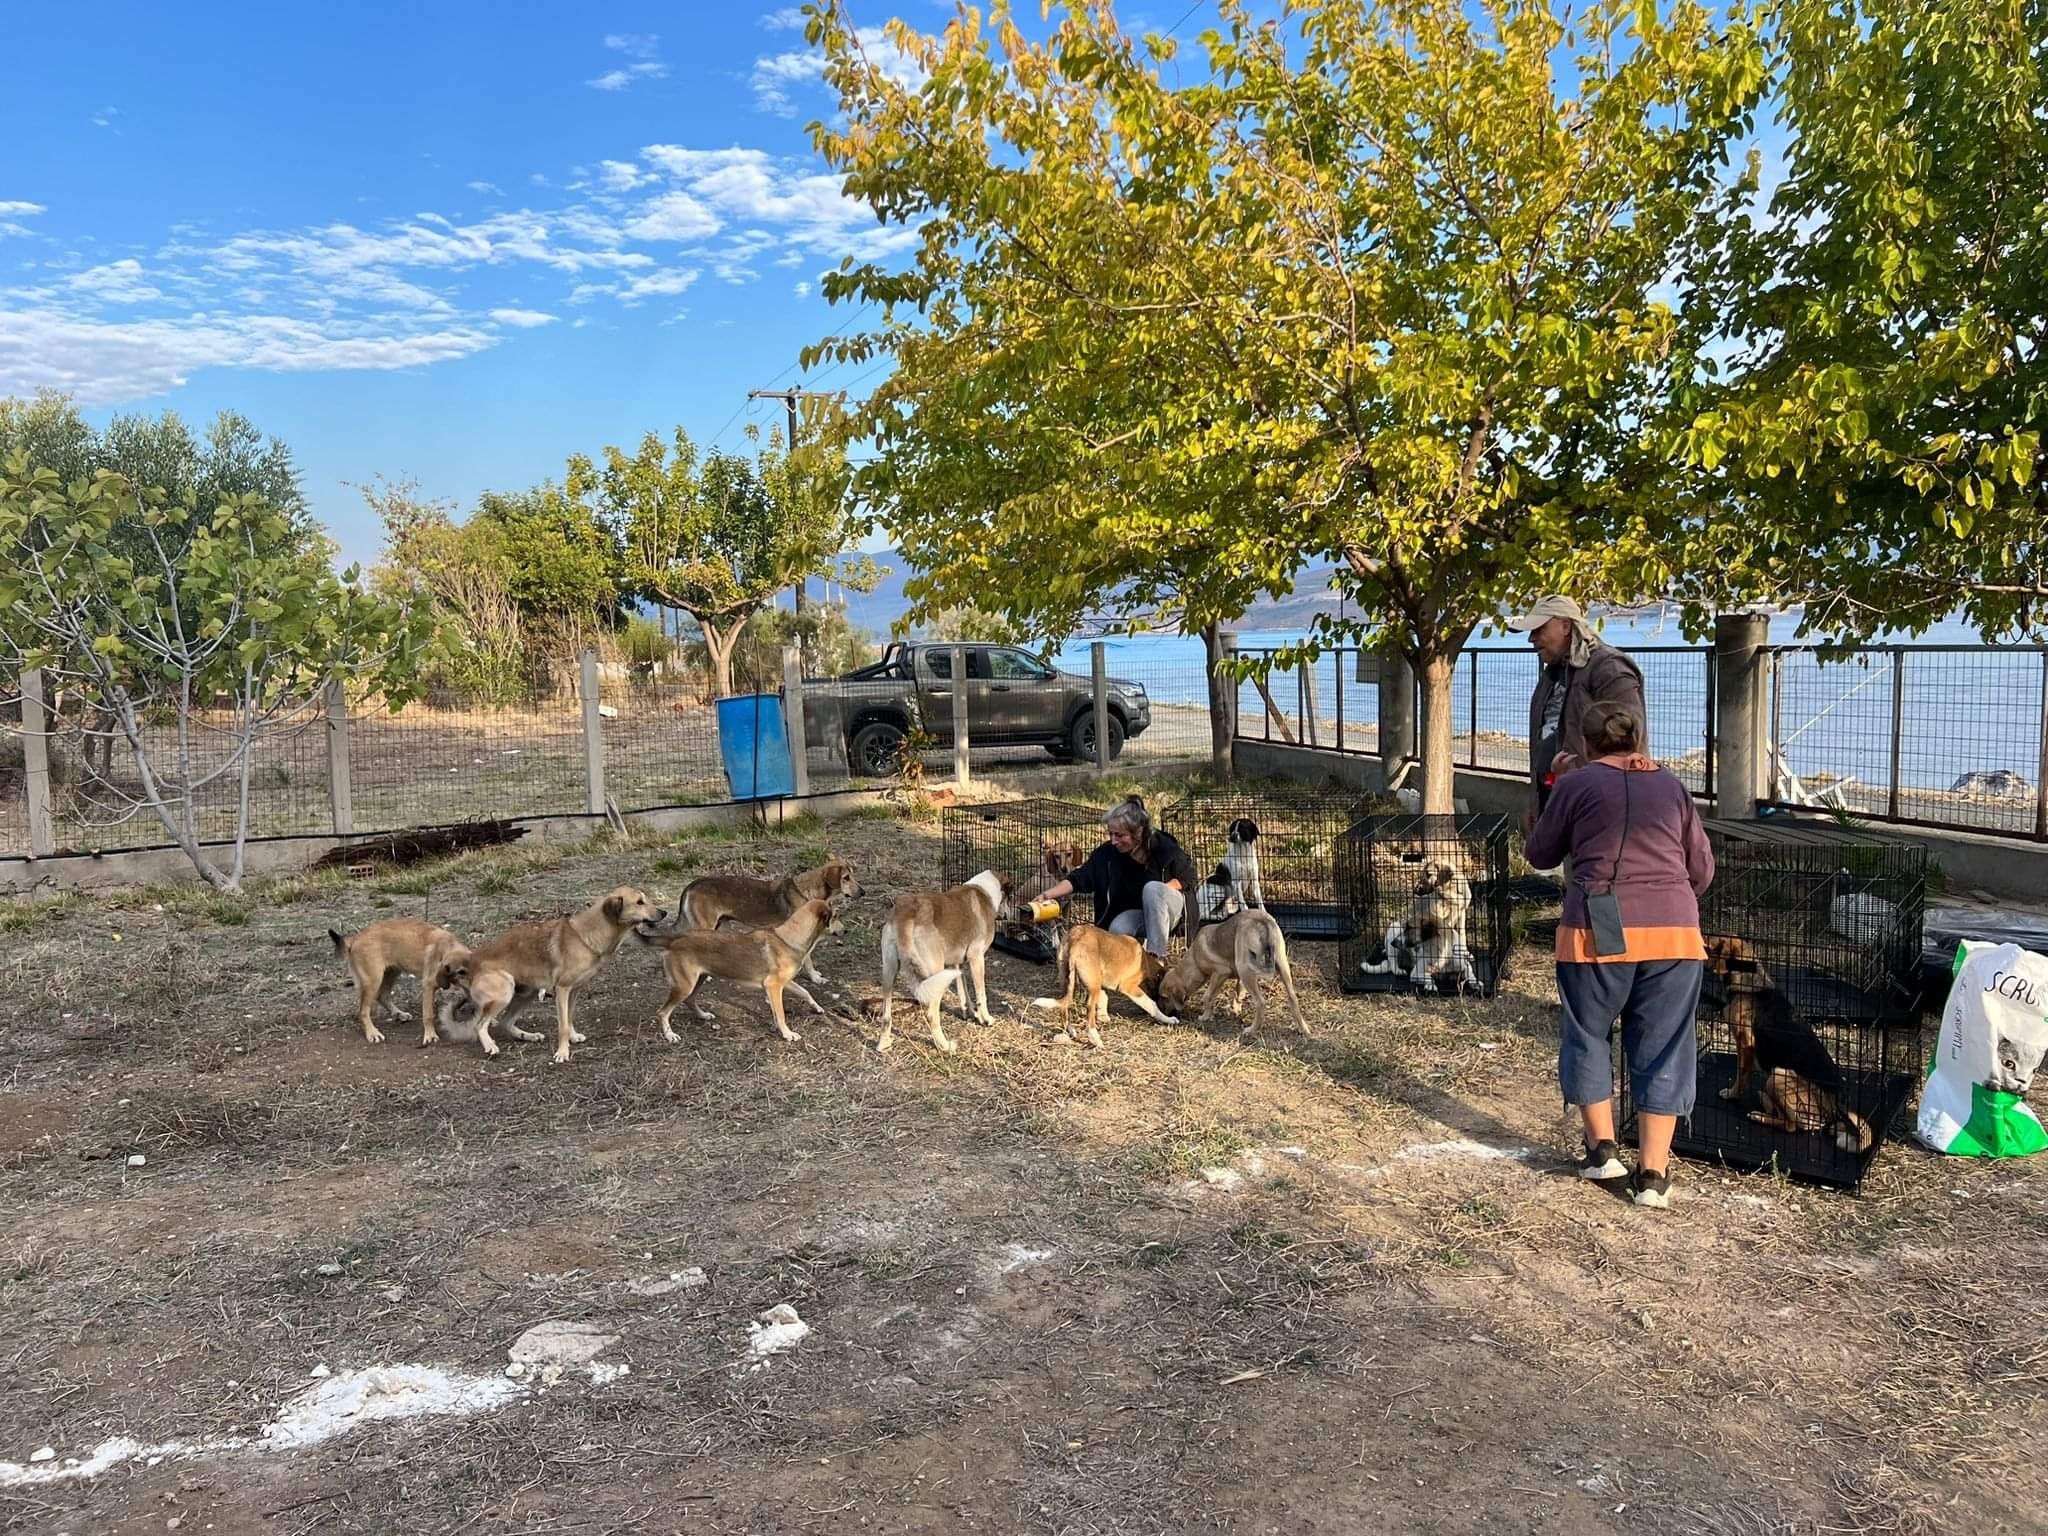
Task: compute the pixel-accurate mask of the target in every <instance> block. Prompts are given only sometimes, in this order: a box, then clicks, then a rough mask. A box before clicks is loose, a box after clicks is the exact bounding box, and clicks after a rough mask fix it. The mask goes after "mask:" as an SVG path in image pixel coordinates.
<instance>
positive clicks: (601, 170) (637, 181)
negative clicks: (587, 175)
mask: <svg viewBox="0 0 2048 1536" xmlns="http://www.w3.org/2000/svg"><path fill="white" fill-rule="evenodd" d="M597 177H598V180H599V181H601V182H602V183H603V184H604V189H605V190H606V191H607V192H630V191H632V190H633V189H634V188H635V187H637V186H640V185H642V184H643V183H645V182H650V181H653V180H654V177H653V176H652V175H651V174H649V173H648V172H646V171H643V170H641V169H640V167H639V166H637V165H634V164H633V163H632V162H631V161H629V160H600V161H599V162H598V166H597Z"/></svg>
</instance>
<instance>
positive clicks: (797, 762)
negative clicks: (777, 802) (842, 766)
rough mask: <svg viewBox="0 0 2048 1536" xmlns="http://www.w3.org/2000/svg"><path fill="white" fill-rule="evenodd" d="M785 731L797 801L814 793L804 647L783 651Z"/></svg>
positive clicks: (784, 649) (787, 647)
mask: <svg viewBox="0 0 2048 1536" xmlns="http://www.w3.org/2000/svg"><path fill="white" fill-rule="evenodd" d="M782 716H783V721H782V723H783V729H784V731H785V732H786V733H787V735H788V737H789V775H790V778H791V780H792V781H793V782H792V787H793V789H794V790H795V793H796V795H797V798H799V799H802V798H804V797H805V796H807V795H809V794H810V792H811V747H810V738H809V737H807V736H806V735H805V734H804V653H803V648H802V647H801V646H795V645H785V646H784V647H783V648H782Z"/></svg>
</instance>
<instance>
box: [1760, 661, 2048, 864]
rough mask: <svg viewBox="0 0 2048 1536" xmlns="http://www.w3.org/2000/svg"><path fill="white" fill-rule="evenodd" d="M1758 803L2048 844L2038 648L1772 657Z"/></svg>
mask: <svg viewBox="0 0 2048 1536" xmlns="http://www.w3.org/2000/svg"><path fill="white" fill-rule="evenodd" d="M1771 679H1772V686H1771V693H1770V700H1771V703H1770V708H1771V726H1770V739H1771V741H1772V742H1773V743H1775V750H1774V753H1773V760H1772V763H1771V765H1770V766H1771V772H1770V793H1769V795H1768V797H1767V799H1768V801H1769V803H1772V804H1777V805H1783V806H1802V807H1812V806H1819V807H1823V808H1827V809H1831V810H1836V811H1841V812H1845V813H1848V814H1851V815H1855V816H1862V817H1869V818H1873V819H1880V820H1886V821H1897V822H1905V823H1917V824H1921V825H1926V826H1938V827H1958V828H1966V829H1969V830H1972V831H1983V832H1997V833H2005V834H2008V835H2019V836H2024V837H2032V838H2042V837H2048V739H2044V734H2043V733H2044V720H2048V650H2041V649H2027V648H2021V647H2000V646H1945V645H1935V646H1873V647H1866V648H1863V649H1858V650H1851V651H1822V650H1811V649H1795V648H1791V647H1780V648H1778V649H1777V650H1776V651H1774V652H1773V653H1772V655H1771Z"/></svg>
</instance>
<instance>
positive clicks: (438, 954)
mask: <svg viewBox="0 0 2048 1536" xmlns="http://www.w3.org/2000/svg"><path fill="white" fill-rule="evenodd" d="M327 937H328V938H330V939H332V940H333V941H334V952H335V953H336V954H337V955H340V956H341V957H342V958H343V959H344V960H346V961H348V968H349V972H350V974H351V975H353V976H354V977H355V982H356V1023H358V1024H359V1025H361V1026H362V1030H363V1038H364V1039H365V1040H367V1041H369V1042H370V1044H372V1045H377V1044H380V1043H382V1041H383V1039H384V1033H383V1031H382V1030H380V1029H378V1028H377V1026H376V1025H375V1024H374V1023H372V1022H371V1020H370V1013H371V1011H372V1009H374V1010H375V1011H376V1012H377V1013H379V1014H381V1015H383V1016H384V1018H385V1019H386V1021H387V1022H389V1021H393V1020H397V1019H402V1018H404V1017H405V1015H404V1014H402V1013H401V1012H399V1010H398V1009H397V1008H396V1007H395V1006H393V1005H392V1003H391V1002H390V1000H389V999H390V993H391V987H392V984H393V983H394V982H396V981H397V980H398V978H399V977H401V976H417V977H419V978H420V1015H421V1030H420V1044H421V1045H432V1044H433V1043H434V1040H435V1038H436V1036H435V1033H434V1000H435V995H436V994H437V993H438V992H439V991H440V990H441V972H442V971H443V970H445V969H446V968H447V967H448V966H449V965H451V964H453V963H455V962H457V961H460V960H462V959H464V958H466V957H467V956H468V954H469V946H468V945H467V944H465V943H463V942H462V940H460V939H458V938H457V937H456V936H455V935H454V934H452V933H450V932H449V931H448V930H447V929H446V928H442V927H438V926H436V925H435V924H433V923H429V922H424V921H422V920H421V919H419V918H417V917H393V918H388V919H386V920H385V921H384V922H381V923H372V924H370V926H369V927H367V928H365V929H363V930H361V931H360V932H358V933H352V934H348V935H346V936H344V935H343V934H342V933H341V932H340V931H339V930H337V929H334V928H330V929H328V930H327Z"/></svg>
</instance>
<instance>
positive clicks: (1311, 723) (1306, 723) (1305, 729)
mask: <svg viewBox="0 0 2048 1536" xmlns="http://www.w3.org/2000/svg"><path fill="white" fill-rule="evenodd" d="M1320 712H1321V711H1320V710H1318V709H1317V707H1316V664H1315V663H1314V662H1313V661H1311V660H1309V659H1308V658H1307V657H1303V658H1302V663H1301V744H1302V745H1303V746H1305V747H1320V746H1321V745H1322V744H1323V743H1322V737H1321V733H1320V732H1319V731H1318V730H1317V729H1316V716H1317V715H1318V714H1319V713H1320Z"/></svg>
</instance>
